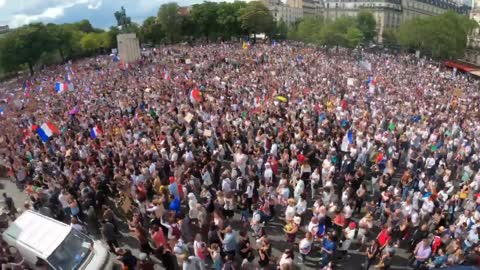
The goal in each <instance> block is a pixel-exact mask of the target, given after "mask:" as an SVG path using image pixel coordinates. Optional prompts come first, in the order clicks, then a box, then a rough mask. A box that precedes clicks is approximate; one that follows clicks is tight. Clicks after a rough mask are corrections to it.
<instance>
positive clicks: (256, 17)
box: [240, 1, 275, 37]
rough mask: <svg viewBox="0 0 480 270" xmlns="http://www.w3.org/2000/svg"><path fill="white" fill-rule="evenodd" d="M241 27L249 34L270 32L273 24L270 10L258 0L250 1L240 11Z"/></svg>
mask: <svg viewBox="0 0 480 270" xmlns="http://www.w3.org/2000/svg"><path fill="white" fill-rule="evenodd" d="M240 20H241V23H242V28H243V29H244V30H245V31H247V32H248V33H249V34H254V37H255V35H256V34H259V33H270V31H271V30H272V29H273V27H274V26H275V22H274V20H273V16H272V14H271V13H270V10H268V8H267V7H266V6H265V5H264V4H263V3H262V2H259V1H252V2H249V3H248V4H247V6H246V7H245V8H244V9H243V10H242V11H241V15H240Z"/></svg>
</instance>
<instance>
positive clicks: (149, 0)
mask: <svg viewBox="0 0 480 270" xmlns="http://www.w3.org/2000/svg"><path fill="white" fill-rule="evenodd" d="M167 2H170V1H169V0H0V25H5V24H8V25H9V26H10V27H11V28H14V27H18V26H21V25H24V24H28V23H31V22H39V21H40V22H45V23H49V22H54V23H65V22H75V21H79V20H81V19H88V20H90V22H91V23H92V24H93V25H94V26H95V27H98V28H108V27H109V26H111V25H114V24H116V20H115V17H114V16H113V13H114V12H115V11H117V10H119V9H120V7H121V6H124V7H125V9H126V10H127V15H128V16H130V17H131V18H132V20H133V21H135V22H142V21H143V20H144V19H145V18H146V17H148V16H155V15H156V14H157V11H158V8H159V7H160V5H162V4H164V3H167ZM177 2H178V3H179V5H190V4H194V3H200V2H202V0H179V1H177Z"/></svg>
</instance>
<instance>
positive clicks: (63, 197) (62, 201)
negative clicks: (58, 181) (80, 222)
mask: <svg viewBox="0 0 480 270" xmlns="http://www.w3.org/2000/svg"><path fill="white" fill-rule="evenodd" d="M58 201H59V202H60V204H61V205H62V208H63V211H64V212H65V214H66V215H67V216H69V215H70V206H69V204H68V200H67V192H66V191H65V190H63V189H62V191H60V194H59V195H58Z"/></svg>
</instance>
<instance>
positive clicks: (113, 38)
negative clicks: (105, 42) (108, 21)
mask: <svg viewBox="0 0 480 270" xmlns="http://www.w3.org/2000/svg"><path fill="white" fill-rule="evenodd" d="M118 34H120V29H118V27H117V26H111V27H110V29H108V35H109V37H110V44H112V46H113V47H117V36H118Z"/></svg>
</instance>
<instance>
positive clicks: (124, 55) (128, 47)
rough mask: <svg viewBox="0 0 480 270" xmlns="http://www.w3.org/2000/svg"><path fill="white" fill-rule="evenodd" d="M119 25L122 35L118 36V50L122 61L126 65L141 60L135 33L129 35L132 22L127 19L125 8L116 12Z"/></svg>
mask: <svg viewBox="0 0 480 270" xmlns="http://www.w3.org/2000/svg"><path fill="white" fill-rule="evenodd" d="M114 15H115V18H116V19H117V25H118V27H119V28H120V30H121V34H119V35H117V48H118V55H119V57H120V60H121V61H123V62H124V63H131V62H135V61H138V60H140V57H141V52H140V45H139V42H138V39H137V36H136V35H135V33H128V32H129V26H130V25H131V23H132V21H131V19H130V17H127V14H126V11H125V8H124V7H122V9H121V10H120V11H117V12H115V14H114Z"/></svg>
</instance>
